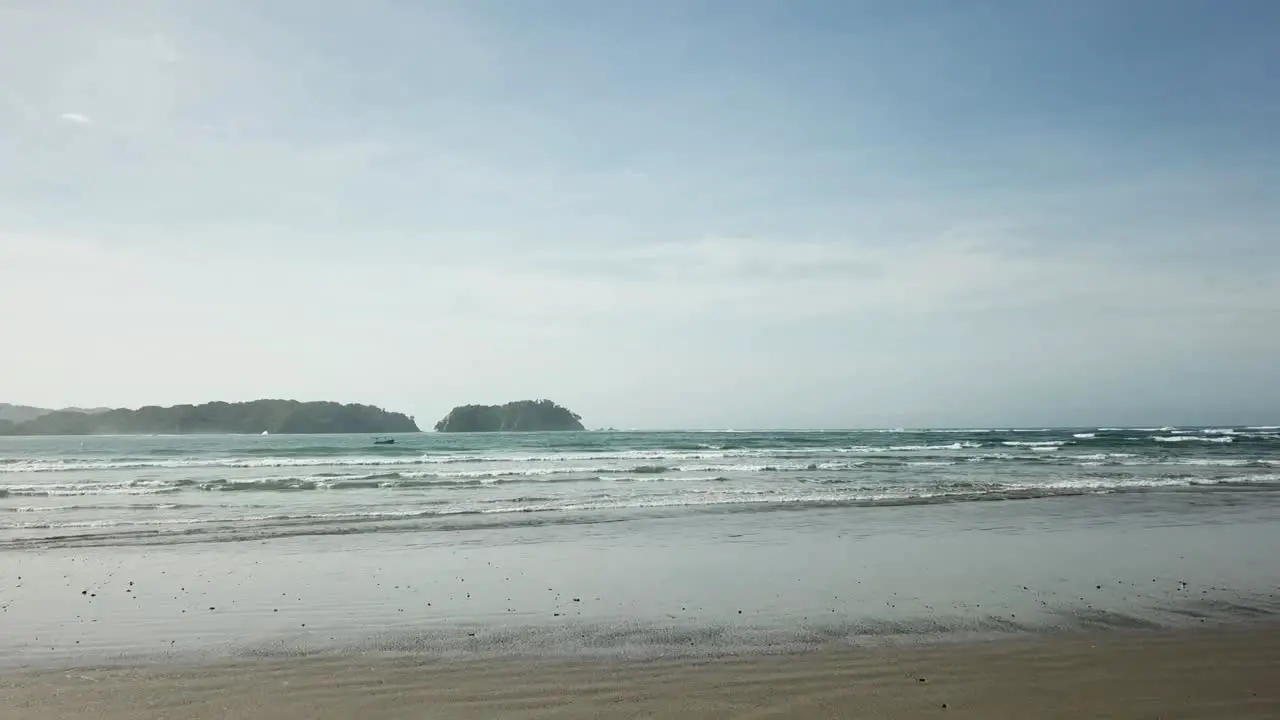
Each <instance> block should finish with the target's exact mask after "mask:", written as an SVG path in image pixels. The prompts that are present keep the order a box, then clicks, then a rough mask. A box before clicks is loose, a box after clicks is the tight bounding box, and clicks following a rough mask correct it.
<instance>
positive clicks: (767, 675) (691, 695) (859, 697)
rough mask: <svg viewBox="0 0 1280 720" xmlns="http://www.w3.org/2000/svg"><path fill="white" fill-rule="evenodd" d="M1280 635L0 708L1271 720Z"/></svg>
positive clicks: (517, 660)
mask: <svg viewBox="0 0 1280 720" xmlns="http://www.w3.org/2000/svg"><path fill="white" fill-rule="evenodd" d="M1278 630H1280V622H1277V621H1276V620H1274V619H1267V620H1262V621H1252V622H1250V621H1242V622H1239V623H1233V624H1229V625H1223V626H1217V627H1208V628H1194V629H1173V630H1170V629H1160V630H1112V631H1094V632H1072V633H1063V634H1060V635H1058V634H1050V635H1033V636H1021V637H1009V638H1001V639H995V640H978V641H956V642H950V641H947V642H925V643H920V644H912V645H890V646H877V647H846V648H840V649H836V648H827V649H821V650H815V651H808V652H796V653H778V654H771V653H752V654H745V655H735V656H727V657H713V658H679V659H662V658H656V659H646V660H628V659H621V658H614V659H605V660H601V659H599V658H576V659H573V658H548V657H540V656H506V657H486V658H465V657H464V658H460V659H458V658H455V659H441V658H423V657H421V656H415V655H413V654H406V653H376V652H375V653H339V654H329V655H320V656H310V657H294V658H281V657H273V658H252V659H246V658H240V659H236V660H231V661H218V662H209V663H196V664H162V663H152V664H145V665H136V664H135V665H127V666H115V667H106V668H98V669H80V670H74V671H68V670H65V669H64V670H25V671H10V672H3V673H0V706H4V707H6V708H9V709H10V712H11V713H12V714H10V715H8V717H13V718H15V719H22V718H29V719H30V720H50V719H52V718H80V717H84V718H88V717H94V718H103V719H104V720H115V719H116V718H119V719H120V720H123V719H124V718H149V717H179V716H180V717H190V718H213V717H219V718H221V717H268V716H269V717H277V718H304V717H305V718H328V717H332V718H345V717H367V718H382V717H423V716H430V717H450V718H453V717H456V718H489V717H514V718H522V717H529V718H532V717H561V718H579V717H582V718H586V717H601V716H607V717H680V718H703V717H706V718H710V717H772V718H793V717H794V718H819V717H962V718H963V717H972V718H1028V717H1036V718H1041V717H1062V718H1078V717H1204V718H1267V717H1276V716H1277V714H1280V685H1278V684H1277V683H1275V682H1274V679H1275V678H1274V672H1275V668H1276V667H1280V633H1278V632H1277V631H1278ZM944 704H945V707H944ZM424 713H425V715H424Z"/></svg>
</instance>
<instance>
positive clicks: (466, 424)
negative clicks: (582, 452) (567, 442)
mask: <svg viewBox="0 0 1280 720" xmlns="http://www.w3.org/2000/svg"><path fill="white" fill-rule="evenodd" d="M585 429H586V428H584V427H583V426H582V418H581V417H580V416H579V415H578V414H577V413H574V412H572V411H571V410H569V409H568V408H564V407H561V406H559V405H557V404H555V403H553V402H551V401H550V400H519V401H517V402H509V403H507V404H506V405H459V406H458V407H456V408H454V409H453V410H450V411H449V414H448V415H445V416H444V418H443V419H441V420H440V422H438V423H436V431H437V432H542V431H550V430H559V431H571V430H585Z"/></svg>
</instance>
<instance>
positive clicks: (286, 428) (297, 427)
mask: <svg viewBox="0 0 1280 720" xmlns="http://www.w3.org/2000/svg"><path fill="white" fill-rule="evenodd" d="M263 432H268V433H272V434H306V433H374V434H377V433H397V432H419V430H418V426H417V424H416V423H415V422H414V421H413V418H411V417H409V416H407V415H403V414H401V413H393V412H388V411H386V410H383V409H381V408H376V407H373V406H371V405H342V404H339V403H335V402H298V401H296V400H254V401H252V402H243V403H225V402H211V403H205V404H203V405H175V406H173V407H156V406H150V407H144V408H139V409H137V410H127V409H119V410H108V411H106V412H93V413H89V412H83V411H76V410H56V411H51V412H45V413H44V414H41V415H39V416H37V417H35V418H32V419H29V420H25V421H21V422H12V421H9V422H2V421H0V435H170V434H174V435H180V434H197V433H231V434H254V435H257V434H261V433H263Z"/></svg>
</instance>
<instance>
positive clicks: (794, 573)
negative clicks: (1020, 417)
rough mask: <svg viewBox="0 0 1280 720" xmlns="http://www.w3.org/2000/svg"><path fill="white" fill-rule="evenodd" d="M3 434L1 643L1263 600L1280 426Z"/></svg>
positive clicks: (491, 641) (1183, 606)
mask: <svg viewBox="0 0 1280 720" xmlns="http://www.w3.org/2000/svg"><path fill="white" fill-rule="evenodd" d="M395 440H396V442H395V444H393V445H374V444H373V438H372V437H369V436H331V435H330V436H181V437H57V438H15V437H4V438H0V609H3V614H0V630H4V631H5V633H6V634H5V637H6V642H4V643H0V661H2V660H7V661H10V662H19V663H29V662H37V661H39V659H40V658H44V659H45V660H48V659H49V658H53V659H55V660H56V661H58V662H74V661H77V660H78V659H81V658H89V657H90V656H91V657H92V658H94V659H95V661H96V660H101V659H102V658H103V657H106V656H110V657H117V656H119V657H127V656H131V655H132V654H137V653H154V652H160V651H161V650H163V652H166V653H168V652H178V651H182V650H184V649H185V650H186V651H199V652H222V653H225V652H233V653H235V652H253V653H262V652H275V651H286V650H287V651H290V652H292V651H297V650H298V649H299V648H304V649H316V648H324V647H332V646H338V645H341V646H343V647H351V646H353V645H355V646H360V647H365V646H368V647H378V648H384V649H385V648H393V649H411V650H414V651H423V652H425V651H430V652H463V651H474V650H476V649H477V648H476V647H475V645H476V644H477V643H481V644H482V645H483V647H484V648H488V649H489V650H494V651H498V650H502V651H510V650H512V649H516V650H521V651H526V650H529V649H530V648H535V647H536V648H541V649H546V648H559V649H560V650H565V649H566V648H567V649H570V650H572V651H574V652H579V651H587V650H591V651H605V650H608V651H610V652H612V651H615V650H617V649H618V648H628V649H629V650H628V651H634V650H635V649H636V648H637V647H639V648H645V649H647V650H646V651H654V652H657V651H658V650H655V648H657V649H659V650H661V652H669V651H672V649H673V648H680V649H682V651H685V650H688V649H689V648H691V647H695V648H698V649H699V650H708V651H709V650H710V649H715V650H716V651H727V650H728V649H731V648H734V647H739V646H751V647H756V646H758V645H760V644H761V643H767V644H769V645H770V646H775V645H776V646H784V645H788V644H795V643H801V644H803V643H811V642H827V641H831V640H832V639H838V640H840V641H847V640H849V639H850V638H878V637H890V636H892V637H896V636H915V635H918V634H920V633H922V632H924V633H932V634H937V633H943V634H946V633H957V632H959V633H973V632H977V633H987V632H1005V631H1022V630H1027V629H1031V628H1044V627H1069V626H1075V625H1079V624H1081V623H1085V624H1089V623H1093V624H1098V623H1102V624H1114V625H1120V626H1144V625H1147V624H1155V625H1163V624H1168V623H1171V622H1181V621H1187V620H1190V621H1194V622H1203V621H1213V620H1214V619H1215V618H1216V619H1221V618H1225V617H1234V616H1238V615H1240V614H1244V615H1250V614H1258V613H1270V612H1273V611H1274V610H1275V609H1277V608H1280V604H1278V603H1277V602H1276V597H1277V593H1280V587H1277V585H1276V578H1278V577H1280V559H1277V557H1276V556H1277V555H1280V554H1277V553H1275V552H1274V548H1276V547H1280V427H1229V428H1227V427H1221V428H1172V427H1147V428H1071V429H1038V428H1033V429H992V430H984V429H960V430H919V431H915V430H892V431H789V432H764V431H743V432H738V431H717V432H582V433H546V434H540V433H531V434H483V435H467V434H457V435H453V434H434V433H424V434H414V435H398V436H395Z"/></svg>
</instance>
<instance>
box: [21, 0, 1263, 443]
mask: <svg viewBox="0 0 1280 720" xmlns="http://www.w3.org/2000/svg"><path fill="white" fill-rule="evenodd" d="M1278 27H1280V3H1277V2H1274V1H1273V0H1257V1H1255V2H1245V1H1234V0H1217V1H1213V2H1210V1H1209V0H1203V1H1198V2H1187V1H1180V0H1107V1H1105V2H1104V1H1076V0H1073V1H1072V2H1062V1H1058V0H1055V1H1053V2H1032V1H1026V2H1012V1H1011V2H982V1H980V0H967V1H965V2H908V1H904V0H886V1H884V2H854V1H852V0H845V1H832V2H783V1H782V0H777V1H776V2H737V1H731V0H723V1H721V2H663V1H661V0H659V1H654V2H640V1H639V0H635V1H632V2H622V1H617V2H599V1H597V0H582V1H569V0H565V1H556V2H552V1H550V0H544V1H535V0H522V1H520V2H515V1H506V0H491V1H489V2H481V1H479V0H457V1H456V2H392V1H390V0H388V1H385V2H370V1H367V0H366V1H362V2H356V1H355V0H351V1H350V2H337V1H336V0H297V1H294V0H273V1H272V2H261V1H259V0H208V1H207V2H181V1H174V0H155V1H152V2H144V1H143V0H138V1H136V2H133V1H131V2H124V1H123V0H121V1H119V2H103V1H102V0H78V1H60V0H42V1H40V2H36V1H35V0H30V1H27V2H6V3H3V4H2V5H0V400H7V401H11V402H21V403H28V404H35V405H44V406H57V405H65V404H80V405H129V406H136V405H138V404H148V403H158V404H171V403H177V402H201V401H205V400H211V399H228V400H236V399H252V398H255V397H261V396H270V397H296V398H299V399H336V400H343V401H361V402H371V403H376V404H380V405H384V406H387V407H391V408H394V409H399V410H404V411H406V412H411V413H416V414H418V415H419V417H420V419H425V418H430V419H431V420H432V421H434V419H435V418H436V417H437V416H439V415H443V414H444V412H445V411H446V410H448V408H449V407H451V406H452V405H454V404H458V403H464V402H490V401H493V402H496V401H505V400H510V399H517V398H525V397H550V398H552V399H555V400H557V401H560V402H562V403H564V404H566V405H568V406H570V407H572V408H573V409H575V410H578V411H579V412H581V413H582V414H583V415H584V416H586V421H587V423H588V425H590V426H605V425H612V426H617V427H652V426H666V427H671V426H698V427H750V426H755V427H759V426H773V427H777V426H808V427H814V426H846V427H847V426H868V425H870V426H896V425H1007V424H1023V425H1026V424H1031V425H1041V424H1077V423H1080V424H1091V423H1103V424H1109V423H1166V422H1167V423H1191V422H1204V423H1210V424H1216V423H1226V422H1245V423H1249V422H1255V423H1260V422H1266V421H1275V420H1276V419H1277V417H1280V375H1277V368H1280V234H1278V231H1280V37H1278V36H1277V31H1276V29H1277V28H1278ZM423 424H428V423H423Z"/></svg>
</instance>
